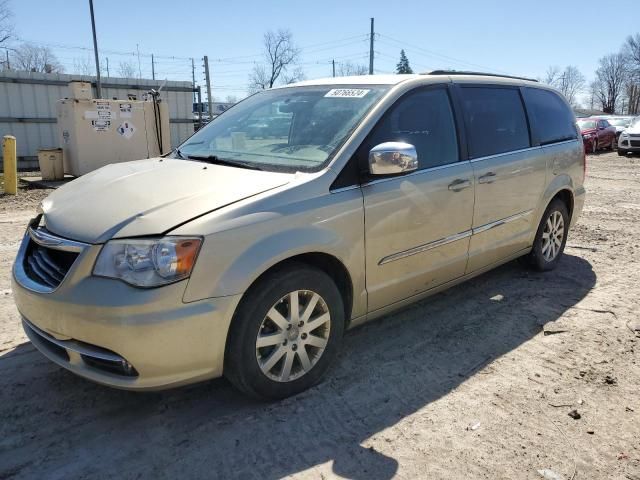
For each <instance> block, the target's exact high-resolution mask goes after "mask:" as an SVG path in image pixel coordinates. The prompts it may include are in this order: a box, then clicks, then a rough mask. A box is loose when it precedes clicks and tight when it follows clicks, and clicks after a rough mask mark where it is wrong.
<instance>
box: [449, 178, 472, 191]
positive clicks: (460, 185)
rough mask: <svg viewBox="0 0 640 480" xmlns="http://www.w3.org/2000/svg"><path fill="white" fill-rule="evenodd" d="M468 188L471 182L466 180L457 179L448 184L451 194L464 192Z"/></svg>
mask: <svg viewBox="0 0 640 480" xmlns="http://www.w3.org/2000/svg"><path fill="white" fill-rule="evenodd" d="M470 186H471V182H470V181H469V180H468V179H462V178H458V179H456V180H454V181H453V182H451V183H450V184H449V190H451V191H452V192H459V191H460V190H464V189H465V188H469V187H470Z"/></svg>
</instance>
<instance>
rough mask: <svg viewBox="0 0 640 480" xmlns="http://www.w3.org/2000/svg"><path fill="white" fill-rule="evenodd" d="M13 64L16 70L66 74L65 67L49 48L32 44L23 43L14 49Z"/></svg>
mask: <svg viewBox="0 0 640 480" xmlns="http://www.w3.org/2000/svg"><path fill="white" fill-rule="evenodd" d="M11 64H12V65H13V66H14V68H15V69H16V70H26V71H28V72H43V73H62V72H64V67H63V66H62V65H61V64H60V62H59V61H58V59H57V58H56V56H55V55H54V54H53V52H52V51H51V49H50V48H49V47H41V46H38V45H33V44H31V43H23V44H22V45H20V46H18V48H16V49H14V51H13V55H12V60H11Z"/></svg>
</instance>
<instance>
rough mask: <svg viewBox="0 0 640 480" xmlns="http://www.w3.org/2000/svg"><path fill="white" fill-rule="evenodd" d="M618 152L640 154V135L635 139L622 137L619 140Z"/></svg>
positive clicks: (634, 137)
mask: <svg viewBox="0 0 640 480" xmlns="http://www.w3.org/2000/svg"><path fill="white" fill-rule="evenodd" d="M618 150H623V151H626V152H640V135H635V136H633V137H631V136H628V137H623V136H622V135H621V136H620V138H619V139H618Z"/></svg>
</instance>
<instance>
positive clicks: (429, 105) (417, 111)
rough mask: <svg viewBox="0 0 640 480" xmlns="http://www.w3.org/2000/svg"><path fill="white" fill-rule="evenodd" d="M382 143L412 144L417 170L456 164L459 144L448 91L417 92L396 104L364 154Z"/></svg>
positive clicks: (440, 89) (380, 123)
mask: <svg viewBox="0 0 640 480" xmlns="http://www.w3.org/2000/svg"><path fill="white" fill-rule="evenodd" d="M384 142H405V143H410V144H412V145H413V146H414V147H415V148H416V152H417V153H418V169H419V170H423V169H425V168H432V167H437V166H440V165H447V164H449V163H454V162H457V161H458V160H459V154H458V140H457V135H456V126H455V121H454V117H453V112H452V110H451V103H450V101H449V95H448V93H447V91H446V90H445V89H443V88H437V89H428V90H420V91H416V92H414V93H410V94H408V95H406V96H404V97H402V98H401V99H400V100H399V101H397V102H396V103H395V105H393V106H392V107H391V109H390V110H389V111H387V113H386V114H385V115H384V117H383V118H382V119H381V120H380V122H379V123H378V124H377V125H376V126H375V127H374V129H373V131H372V133H371V135H370V136H369V138H368V139H367V142H365V143H366V144H367V148H366V154H368V151H369V150H370V149H371V148H373V147H374V146H376V145H378V144H380V143H384Z"/></svg>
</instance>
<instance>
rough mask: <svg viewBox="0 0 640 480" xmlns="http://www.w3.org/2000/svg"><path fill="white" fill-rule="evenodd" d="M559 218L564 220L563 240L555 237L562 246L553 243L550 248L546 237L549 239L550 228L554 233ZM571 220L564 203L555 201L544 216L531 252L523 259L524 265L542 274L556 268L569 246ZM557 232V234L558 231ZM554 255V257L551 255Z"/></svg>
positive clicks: (562, 225)
mask: <svg viewBox="0 0 640 480" xmlns="http://www.w3.org/2000/svg"><path fill="white" fill-rule="evenodd" d="M559 217H561V218H562V224H561V228H562V239H561V240H560V238H559V237H558V236H557V235H555V237H556V238H557V241H559V242H560V245H559V246H558V243H557V242H553V246H550V245H549V243H551V242H548V241H547V238H545V237H547V233H549V230H550V227H551V230H552V231H554V230H553V224H554V222H557V221H558V219H559ZM569 220H570V219H569V212H567V206H566V205H565V204H564V202H563V201H561V200H558V199H555V200H553V201H552V202H551V203H550V204H549V206H548V207H547V209H546V210H545V212H544V214H543V215H542V219H541V220H540V225H538V230H537V232H536V237H535V240H534V241H533V247H532V249H531V252H530V253H529V254H528V255H526V256H525V257H523V261H524V263H525V264H526V265H528V266H529V267H531V268H533V269H534V270H538V271H540V272H546V271H548V270H553V269H554V268H556V267H557V266H558V263H559V262H560V259H561V258H562V254H563V252H564V247H565V245H566V244H567V234H568V233H569ZM556 225H557V223H556ZM555 231H556V232H557V230H555ZM548 245H549V246H548ZM551 248H553V251H551V250H550V249H551ZM552 253H553V255H551V254H552Z"/></svg>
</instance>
